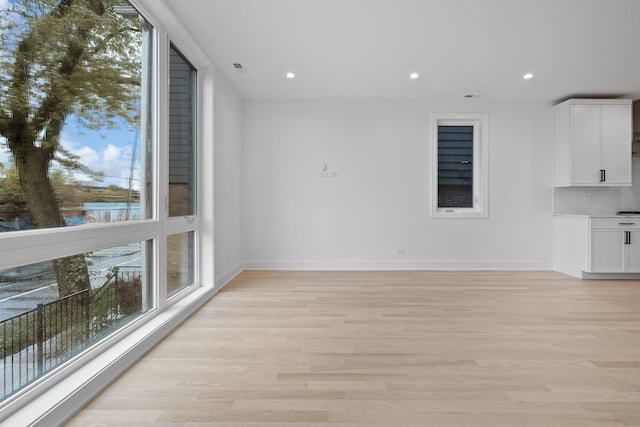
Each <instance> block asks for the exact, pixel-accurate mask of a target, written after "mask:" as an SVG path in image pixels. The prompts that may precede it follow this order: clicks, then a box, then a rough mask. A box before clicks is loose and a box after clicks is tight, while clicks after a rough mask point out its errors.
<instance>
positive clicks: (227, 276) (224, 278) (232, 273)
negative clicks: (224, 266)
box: [216, 262, 245, 291]
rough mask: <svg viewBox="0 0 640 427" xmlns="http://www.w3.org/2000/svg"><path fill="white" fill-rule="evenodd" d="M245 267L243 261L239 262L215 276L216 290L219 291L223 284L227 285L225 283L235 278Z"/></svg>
mask: <svg viewBox="0 0 640 427" xmlns="http://www.w3.org/2000/svg"><path fill="white" fill-rule="evenodd" d="M244 269H245V263H244V262H239V263H238V264H236V265H235V266H233V267H232V268H231V269H230V270H229V271H227V272H226V273H223V274H222V275H221V276H220V277H217V278H216V290H217V291H219V290H221V289H222V288H224V287H225V286H227V284H228V283H229V282H230V281H232V280H233V279H235V277H236V276H237V275H238V274H240V273H242V270H244Z"/></svg>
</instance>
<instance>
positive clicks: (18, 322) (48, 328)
mask: <svg viewBox="0 0 640 427" xmlns="http://www.w3.org/2000/svg"><path fill="white" fill-rule="evenodd" d="M141 310H142V279H141V274H140V273H120V272H118V271H115V272H113V273H112V274H111V275H110V276H108V277H107V280H106V282H105V284H104V285H102V286H101V287H100V288H98V289H97V290H96V291H92V290H90V289H86V290H83V291H80V292H77V293H75V294H72V295H69V296H66V297H64V298H60V299H58V300H55V301H52V302H49V303H47V304H38V306H37V308H35V309H33V310H30V311H27V312H24V313H21V314H19V315H17V316H14V317H11V318H9V319H5V320H3V321H1V322H0V359H1V360H2V366H1V370H2V374H3V381H2V391H1V393H0V400H4V399H5V398H6V397H8V396H10V395H12V394H14V393H15V392H17V391H18V390H20V389H22V388H23V387H25V386H26V385H28V384H30V383H32V382H33V381H35V380H36V379H38V378H39V377H40V376H42V375H43V374H45V373H47V372H49V371H51V370H52V369H54V368H56V367H58V366H60V365H61V364H62V363H64V362H66V361H67V360H69V359H71V358H72V357H74V356H75V355H77V354H78V353H80V352H81V351H83V350H84V349H86V348H87V347H89V346H90V345H91V344H93V343H94V342H96V341H97V340H98V339H100V338H102V337H104V336H105V335H106V334H108V333H109V332H110V331H111V330H114V329H115V328H117V327H118V326H119V325H120V323H121V322H122V321H124V320H125V318H127V317H129V316H131V315H134V314H136V313H139V312H140V311H141Z"/></svg>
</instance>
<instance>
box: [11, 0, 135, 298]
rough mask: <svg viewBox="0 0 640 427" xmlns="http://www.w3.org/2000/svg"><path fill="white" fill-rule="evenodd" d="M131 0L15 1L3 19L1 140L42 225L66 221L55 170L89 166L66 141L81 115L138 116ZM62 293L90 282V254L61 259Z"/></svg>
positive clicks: (90, 121) (86, 118) (99, 118)
mask: <svg viewBox="0 0 640 427" xmlns="http://www.w3.org/2000/svg"><path fill="white" fill-rule="evenodd" d="M117 6H128V3H126V2H124V1H123V0H15V1H11V0H10V6H9V11H8V12H9V13H5V14H4V16H8V17H10V18H4V19H2V20H1V22H0V27H1V29H2V38H1V39H0V47H1V49H0V89H1V90H0V136H1V137H3V138H0V141H3V139H4V144H6V145H7V146H8V148H9V150H10V151H11V154H12V157H13V161H14V164H15V167H16V169H17V171H18V177H19V183H20V188H21V190H22V194H23V196H24V198H25V200H26V203H27V205H28V208H29V211H30V212H31V215H32V217H33V221H34V223H35V224H34V225H35V226H36V227H38V228H49V227H64V226H65V222H64V219H63V217H62V214H61V210H60V206H59V203H58V200H57V198H56V194H55V191H54V188H53V186H52V181H51V178H50V175H51V174H50V169H51V165H52V162H54V161H55V162H57V163H59V164H61V165H63V166H64V167H67V168H71V169H74V168H75V169H83V170H85V171H86V168H85V167H84V166H83V165H81V164H80V163H79V162H78V161H77V159H74V158H73V157H71V156H70V155H69V153H68V152H66V151H65V150H64V148H63V147H62V146H61V143H60V137H61V132H62V129H63V126H64V124H65V122H66V121H67V120H68V119H69V118H70V117H71V116H73V117H74V118H75V119H76V120H78V121H79V122H80V123H82V124H83V125H84V126H86V127H89V128H94V129H96V128H101V127H104V126H116V119H118V118H124V119H126V120H129V121H131V122H132V123H135V122H136V120H137V117H136V115H137V110H138V109H139V103H140V91H139V85H136V82H139V81H140V80H141V79H140V74H141V59H140V58H141V55H140V50H141V31H140V29H141V25H142V24H141V23H140V22H139V21H138V20H136V19H131V18H127V17H126V16H123V15H122V14H119V13H117V9H116V7H117ZM54 268H55V271H56V277H57V281H58V289H59V292H60V296H65V295H69V294H71V293H74V292H77V291H80V290H83V289H88V288H89V286H90V283H89V274H88V270H87V264H86V262H85V259H84V257H83V256H82V255H79V256H71V257H67V258H60V259H58V260H56V261H55V262H54Z"/></svg>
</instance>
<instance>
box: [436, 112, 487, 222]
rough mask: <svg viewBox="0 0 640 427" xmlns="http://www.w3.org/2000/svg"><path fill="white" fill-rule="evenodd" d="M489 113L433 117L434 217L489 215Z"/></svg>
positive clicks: (438, 115)
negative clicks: (487, 200)
mask: <svg viewBox="0 0 640 427" xmlns="http://www.w3.org/2000/svg"><path fill="white" fill-rule="evenodd" d="M487 121H488V119H487V115H486V114H436V115H434V117H433V157H432V168H433V174H432V176H433V182H432V196H431V203H432V216H434V217H487V203H486V198H487V144H488V141H487Z"/></svg>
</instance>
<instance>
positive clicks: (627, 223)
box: [618, 222, 635, 225]
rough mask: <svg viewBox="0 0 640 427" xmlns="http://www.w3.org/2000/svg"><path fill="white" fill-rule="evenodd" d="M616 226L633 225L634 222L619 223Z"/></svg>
mask: <svg viewBox="0 0 640 427" xmlns="http://www.w3.org/2000/svg"><path fill="white" fill-rule="evenodd" d="M618 225H635V222H619V223H618Z"/></svg>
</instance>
